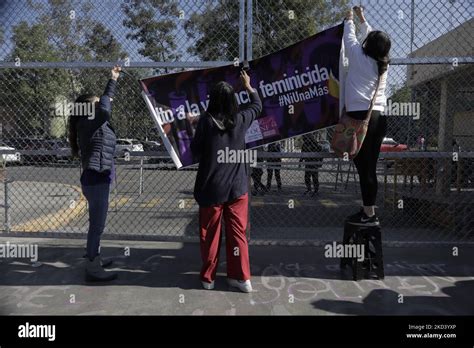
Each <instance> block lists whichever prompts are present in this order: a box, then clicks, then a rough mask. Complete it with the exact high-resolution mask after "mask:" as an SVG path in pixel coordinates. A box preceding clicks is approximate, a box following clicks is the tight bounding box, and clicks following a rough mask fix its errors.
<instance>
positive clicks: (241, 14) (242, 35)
mask: <svg viewBox="0 0 474 348" xmlns="http://www.w3.org/2000/svg"><path fill="white" fill-rule="evenodd" d="M244 60H245V0H240V3H239V61H241V62H242V61H244Z"/></svg>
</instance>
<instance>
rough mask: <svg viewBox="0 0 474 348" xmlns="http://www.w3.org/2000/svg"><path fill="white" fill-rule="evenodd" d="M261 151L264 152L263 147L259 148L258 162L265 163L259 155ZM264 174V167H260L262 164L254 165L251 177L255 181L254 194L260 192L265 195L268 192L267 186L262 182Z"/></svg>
mask: <svg viewBox="0 0 474 348" xmlns="http://www.w3.org/2000/svg"><path fill="white" fill-rule="evenodd" d="M261 152H262V150H261V149H258V150H257V164H258V163H260V164H262V163H263V159H262V157H261V156H259V155H260V153H261ZM262 176H263V169H262V167H260V166H258V167H252V169H251V174H250V177H251V178H252V181H253V191H252V195H254V196H256V195H258V194H260V195H262V196H263V195H264V194H265V192H266V187H265V185H264V184H263V183H262Z"/></svg>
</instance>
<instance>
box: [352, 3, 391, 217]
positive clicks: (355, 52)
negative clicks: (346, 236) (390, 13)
mask: <svg viewBox="0 0 474 348" xmlns="http://www.w3.org/2000/svg"><path fill="white" fill-rule="evenodd" d="M354 11H355V13H356V15H357V17H358V18H359V20H360V29H361V31H362V35H361V36H362V38H363V42H362V44H360V43H359V41H358V40H357V37H356V33H355V25H354V21H353V13H352V10H351V11H349V12H348V14H347V15H346V18H345V24H344V26H345V27H344V47H345V52H346V55H347V58H348V60H349V69H348V73H347V78H346V84H345V106H346V111H347V114H348V116H350V117H352V118H354V119H358V120H364V119H365V118H366V117H367V113H368V110H369V108H370V104H371V100H372V97H373V96H374V95H376V97H375V101H374V105H373V109H372V114H371V117H370V120H369V126H368V130H367V135H366V137H365V139H364V142H363V144H362V147H361V149H360V151H359V153H358V154H357V156H356V157H355V158H354V164H355V166H356V168H357V173H358V174H359V181H360V187H361V192H362V201H363V207H362V208H361V209H360V211H359V212H358V213H356V214H354V215H351V216H349V217H348V219H347V221H348V222H349V223H351V224H354V225H362V226H376V225H379V219H378V217H377V215H376V214H375V201H376V198H377V188H378V187H377V186H378V182H377V172H376V169H377V161H378V158H379V154H380V146H381V145H382V141H383V139H384V137H385V134H386V133H387V118H386V116H383V115H382V113H383V111H384V108H385V105H386V99H387V98H386V96H385V86H386V84H387V70H388V64H389V61H390V60H389V52H390V47H391V42H390V38H389V37H388V35H387V34H386V33H384V32H381V31H372V28H371V27H370V25H369V24H368V23H367V21H366V19H365V17H364V13H363V8H362V7H354Z"/></svg>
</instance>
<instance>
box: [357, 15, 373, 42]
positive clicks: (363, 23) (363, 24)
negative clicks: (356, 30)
mask: <svg viewBox="0 0 474 348" xmlns="http://www.w3.org/2000/svg"><path fill="white" fill-rule="evenodd" d="M354 13H355V14H356V16H357V18H359V21H360V34H361V39H362V41H363V40H365V38H366V37H367V35H368V34H369V33H370V32H371V31H372V27H371V26H370V24H369V23H368V22H367V20H366V19H365V16H364V8H363V7H360V6H355V7H354Z"/></svg>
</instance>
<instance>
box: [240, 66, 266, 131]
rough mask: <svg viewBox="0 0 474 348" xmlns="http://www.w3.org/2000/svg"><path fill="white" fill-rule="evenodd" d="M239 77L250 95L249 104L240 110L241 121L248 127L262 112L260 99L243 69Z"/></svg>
mask: <svg viewBox="0 0 474 348" xmlns="http://www.w3.org/2000/svg"><path fill="white" fill-rule="evenodd" d="M240 79H241V80H242V83H243V85H244V87H245V89H246V90H247V93H248V94H249V96H250V104H249V105H248V106H247V107H246V108H245V109H243V110H242V111H241V112H240V115H242V117H243V123H244V125H245V127H246V128H249V127H250V125H251V124H252V122H253V121H255V119H256V118H257V117H258V115H260V113H261V112H262V101H261V100H260V97H259V96H258V92H257V91H256V90H255V89H253V87H252V86H251V85H250V77H249V75H247V73H246V72H245V71H242V72H241V73H240Z"/></svg>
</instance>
